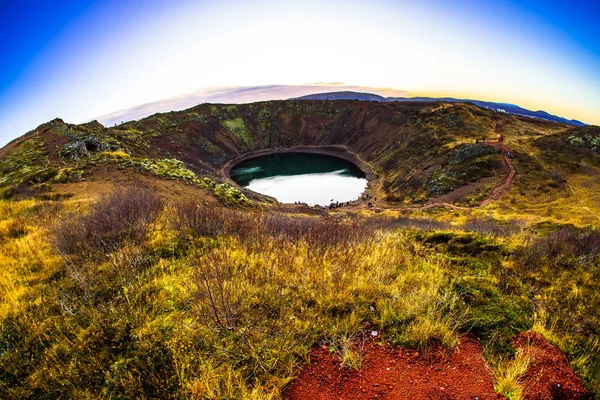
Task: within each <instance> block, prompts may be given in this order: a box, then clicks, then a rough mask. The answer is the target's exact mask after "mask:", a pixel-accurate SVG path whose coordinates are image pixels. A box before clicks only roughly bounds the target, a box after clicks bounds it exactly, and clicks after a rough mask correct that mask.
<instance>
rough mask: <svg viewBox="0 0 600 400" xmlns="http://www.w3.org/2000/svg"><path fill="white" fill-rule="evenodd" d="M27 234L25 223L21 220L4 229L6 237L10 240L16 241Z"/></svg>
mask: <svg viewBox="0 0 600 400" xmlns="http://www.w3.org/2000/svg"><path fill="white" fill-rule="evenodd" d="M26 234H27V223H26V222H25V220H24V219H22V218H17V219H15V220H13V221H12V222H10V223H9V224H8V226H7V227H6V236H8V237H9V238H12V239H18V238H20V237H23V236H25V235H26Z"/></svg>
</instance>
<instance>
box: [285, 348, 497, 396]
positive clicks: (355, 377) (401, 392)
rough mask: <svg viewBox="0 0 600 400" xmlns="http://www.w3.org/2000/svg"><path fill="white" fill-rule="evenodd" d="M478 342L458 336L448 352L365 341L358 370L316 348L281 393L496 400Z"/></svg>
mask: <svg viewBox="0 0 600 400" xmlns="http://www.w3.org/2000/svg"><path fill="white" fill-rule="evenodd" d="M481 354H482V349H481V345H480V344H479V342H478V341H477V340H475V339H471V338H463V339H462V340H461V343H460V344H459V345H458V346H457V347H455V348H454V349H452V350H451V351H447V350H444V349H443V348H442V347H441V346H434V347H432V348H430V349H428V351H426V352H418V351H416V350H412V349H411V350H409V349H402V348H395V347H392V346H389V345H384V344H379V343H374V342H370V343H367V344H365V346H364V348H363V362H362V367H361V368H360V369H359V370H352V369H348V368H346V367H344V366H343V365H341V363H340V361H339V357H337V356H336V355H334V354H330V353H329V351H328V349H327V348H326V347H321V348H318V349H316V350H314V351H313V353H312V354H311V362H310V364H309V365H308V366H307V367H306V368H305V369H304V370H303V371H302V372H301V373H300V375H299V376H298V378H297V379H296V380H294V381H293V382H292V384H291V385H290V386H289V387H288V389H287V390H286V392H285V394H284V398H285V399H287V400H301V399H311V400H325V399H327V400H329V399H331V400H333V399H340V400H350V399H410V400H420V399H423V400H425V399H472V400H474V399H479V400H484V399H502V396H500V395H499V394H497V393H495V392H494V381H495V380H494V377H493V375H492V373H491V371H490V370H489V368H488V366H487V364H486V363H485V361H484V360H483V358H482V355H481Z"/></svg>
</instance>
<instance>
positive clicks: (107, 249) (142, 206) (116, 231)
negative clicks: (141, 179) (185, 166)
mask: <svg viewBox="0 0 600 400" xmlns="http://www.w3.org/2000/svg"><path fill="white" fill-rule="evenodd" d="M162 207H163V203H162V200H161V199H160V197H159V196H158V195H157V194H156V193H154V192H153V191H151V190H149V189H145V188H142V187H140V186H130V187H127V188H126V189H125V190H118V191H114V192H112V193H110V194H108V195H105V196H102V197H101V198H100V200H98V201H97V202H96V203H94V204H92V206H91V207H90V209H89V211H88V212H87V213H84V214H71V215H69V216H66V217H64V218H63V219H62V220H61V221H60V222H59V223H58V224H57V225H56V226H55V228H54V231H53V235H52V242H53V244H54V246H55V248H56V250H57V251H58V252H59V253H60V254H61V255H74V256H83V257H85V258H89V257H91V258H97V257H100V258H102V257H104V256H105V255H106V254H108V253H111V252H112V251H114V250H116V249H117V248H118V247H119V246H121V244H122V243H124V242H125V241H130V242H132V243H134V244H141V243H142V242H143V240H144V239H145V237H146V234H147V233H148V229H149V228H151V227H153V226H154V223H155V221H156V219H157V217H158V215H159V213H160V211H161V210H162Z"/></svg>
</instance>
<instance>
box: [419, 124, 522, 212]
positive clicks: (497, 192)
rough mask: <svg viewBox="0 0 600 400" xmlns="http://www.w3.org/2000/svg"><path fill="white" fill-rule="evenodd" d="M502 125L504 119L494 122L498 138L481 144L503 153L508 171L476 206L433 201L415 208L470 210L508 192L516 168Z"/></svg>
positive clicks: (420, 209)
mask: <svg viewBox="0 0 600 400" xmlns="http://www.w3.org/2000/svg"><path fill="white" fill-rule="evenodd" d="M504 125H505V121H504V120H503V121H500V122H498V123H497V124H496V127H495V128H494V131H495V132H496V133H497V134H499V135H500V136H499V137H498V140H496V141H495V142H483V144H486V145H488V146H493V147H495V148H497V149H498V150H500V151H501V152H502V153H503V157H504V165H506V168H508V173H507V174H506V176H505V177H504V179H503V180H502V182H501V183H500V184H499V185H498V186H496V187H495V188H494V189H492V191H491V192H490V194H489V195H488V196H487V197H486V198H485V199H483V201H482V202H481V203H480V204H479V205H478V206H475V207H463V206H457V205H454V204H452V203H446V202H435V203H429V204H426V205H424V206H422V207H418V208H417V210H419V211H422V210H428V209H430V208H434V207H448V208H453V209H458V210H470V209H473V208H479V207H485V206H487V205H488V204H490V203H491V202H492V201H494V200H498V199H499V198H500V197H502V195H504V194H505V193H506V192H508V189H510V185H511V184H512V182H513V180H514V179H515V176H516V175H517V168H516V167H515V164H514V162H513V160H512V158H511V157H510V155H511V150H510V148H508V147H507V146H506V145H505V144H504V135H503V134H502V129H503V128H504Z"/></svg>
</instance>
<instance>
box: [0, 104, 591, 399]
mask: <svg viewBox="0 0 600 400" xmlns="http://www.w3.org/2000/svg"><path fill="white" fill-rule="evenodd" d="M503 118H504V120H505V122H506V123H505V124H504V125H503V130H502V134H503V136H504V143H505V144H506V146H508V147H509V148H510V149H511V152H512V155H511V157H512V160H514V164H515V166H516V168H517V176H516V178H515V180H514V182H513V183H512V185H511V187H510V190H509V191H508V192H507V193H506V194H504V195H503V196H502V197H500V199H498V200H496V201H493V202H491V203H490V204H488V205H486V206H484V207H477V205H478V204H479V202H480V200H481V198H483V197H485V196H486V193H489V192H490V191H491V190H492V188H493V186H494V185H495V184H496V182H497V181H501V180H502V178H503V177H504V176H505V174H506V167H505V165H504V164H503V163H502V155H501V154H500V153H499V151H497V149H496V148H495V147H491V146H489V145H484V144H481V143H476V142H482V141H483V139H484V138H485V139H486V141H492V140H496V138H497V137H498V133H497V132H495V129H494V128H495V126H496V124H497V122H498V115H497V114H495V113H493V112H491V111H488V110H484V109H479V108H477V107H475V106H472V105H469V104H456V105H447V104H396V103H389V104H375V103H361V102H345V101H341V102H326V101H325V102H317V101H315V102H311V101H307V102H266V103H257V104H249V105H238V106H229V105H228V106H225V105H201V106H198V107H195V108H192V109H190V110H186V111H182V112H174V113H168V114H157V115H155V116H152V117H149V118H146V119H144V120H141V121H137V122H129V123H126V124H124V125H120V126H117V127H111V128H106V127H103V126H101V125H100V124H98V123H95V122H92V123H89V124H84V125H70V124H66V123H64V122H63V121H60V120H55V121H51V122H49V123H47V124H44V125H42V126H40V127H39V128H38V129H36V130H35V131H32V132H30V133H28V134H27V135H25V136H24V137H22V138H20V139H18V140H17V141H14V142H12V143H11V144H9V145H8V146H7V147H6V148H4V149H1V150H0V193H1V194H2V196H1V198H0V265H1V266H2V268H1V269H0V274H1V279H0V397H2V398H99V397H101V398H152V397H154V398H215V399H222V398H254V399H269V398H273V399H276V398H281V396H282V395H283V392H284V390H285V387H286V385H288V384H289V382H290V381H291V379H293V377H294V376H295V375H296V374H297V373H298V371H299V369H300V368H301V367H302V365H304V363H305V362H307V361H308V354H309V352H310V350H311V349H312V348H314V347H315V346H319V345H326V346H328V348H329V349H330V351H331V352H332V353H334V354H336V355H338V356H339V357H340V359H341V360H342V362H343V363H344V365H346V366H347V367H348V368H359V367H360V365H361V362H362V360H361V357H362V354H361V351H360V348H359V347H357V346H356V343H357V340H358V338H360V337H362V336H363V335H364V334H365V332H369V331H372V330H376V331H378V332H381V336H382V338H384V340H387V341H389V342H390V343H393V344H394V345H400V346H407V347H413V348H417V349H421V350H423V349H427V348H428V346H429V345H431V344H432V343H442V344H443V346H445V347H447V348H448V349H451V348H452V347H453V346H454V345H455V344H456V343H457V342H458V341H460V340H461V337H463V336H464V335H472V336H473V337H475V338H477V339H479V340H481V342H482V344H483V347H484V357H485V359H486V360H487V361H488V362H489V364H490V365H491V366H492V368H493V371H494V374H495V375H496V377H497V385H496V389H497V390H498V391H499V392H500V393H502V394H503V395H505V396H508V397H509V398H511V399H517V398H521V396H522V395H523V388H522V387H521V383H520V382H522V381H521V380H520V378H521V376H522V375H523V373H524V372H525V370H526V362H525V361H524V359H523V358H522V357H521V353H518V352H516V351H515V347H514V344H513V342H512V340H513V338H514V337H515V335H516V334H518V333H519V332H523V331H527V330H530V329H531V330H534V331H536V332H539V333H541V334H542V335H543V336H544V337H546V338H547V339H548V340H550V341H551V342H552V343H553V344H555V345H556V346H558V347H559V348H560V349H561V350H562V351H563V352H564V353H565V354H566V356H567V358H568V360H569V361H570V363H571V365H572V366H573V368H574V369H575V371H576V372H577V373H578V374H579V376H581V377H582V378H583V380H584V381H585V383H586V385H587V387H588V388H590V389H592V390H593V391H594V392H595V393H596V394H600V357H599V356H598V354H600V348H599V346H600V344H599V337H600V314H599V311H598V310H600V291H599V290H598V282H599V279H598V278H600V276H599V273H600V272H599V267H600V233H599V232H598V230H597V228H596V227H597V225H598V221H597V219H598V213H600V197H599V196H600V193H599V192H598V189H597V188H598V185H597V183H598V182H596V180H597V179H598V176H600V175H599V174H598V172H600V171H597V168H598V165H600V164H599V163H598V157H599V155H598V146H597V143H596V142H597V140H596V139H597V137H598V136H599V132H598V128H597V127H585V128H575V129H573V128H567V127H565V126H563V125H559V124H554V123H547V122H541V121H536V120H531V119H525V118H516V117H506V116H503ZM295 146H344V147H347V148H348V150H349V151H350V152H351V153H353V154H354V155H356V156H357V157H359V158H360V159H362V160H363V161H364V162H365V163H366V164H368V166H369V167H370V168H371V169H372V170H373V171H374V173H375V174H376V176H373V177H372V179H371V188H370V189H369V190H370V191H372V193H373V194H377V195H378V196H382V195H383V196H385V198H386V200H385V201H382V202H380V207H379V208H378V209H377V210H371V209H367V208H366V207H360V206H358V207H355V208H349V209H337V210H333V211H326V210H323V209H319V208H307V207H299V206H298V207H296V206H285V205H279V204H273V203H270V202H268V201H266V200H265V199H264V198H263V197H262V196H258V195H256V194H252V193H250V192H244V191H242V190H240V189H239V188H236V187H235V186H234V185H233V184H232V182H231V181H230V180H229V178H228V177H227V176H226V174H225V172H224V167H225V165H226V164H227V163H228V162H229V161H231V160H233V159H235V158H236V157H238V156H240V155H242V154H244V153H246V152H249V151H258V150H264V149H267V150H268V149H278V148H292V147H295ZM471 187H472V188H474V189H473V190H472V191H464V190H465V188H471ZM463 191H464V193H463ZM383 196H382V197H381V198H383ZM441 196H454V200H452V201H454V202H455V204H456V205H457V207H455V208H450V207H434V208H419V207H417V206H418V205H419V204H422V203H423V202H428V201H432V199H436V198H441ZM460 205H462V206H465V205H467V206H469V207H463V208H460V207H458V206H460Z"/></svg>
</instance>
